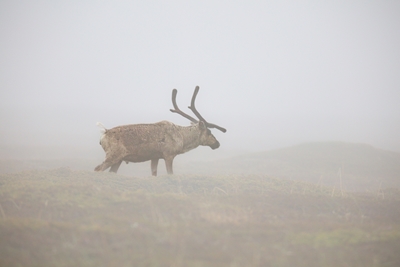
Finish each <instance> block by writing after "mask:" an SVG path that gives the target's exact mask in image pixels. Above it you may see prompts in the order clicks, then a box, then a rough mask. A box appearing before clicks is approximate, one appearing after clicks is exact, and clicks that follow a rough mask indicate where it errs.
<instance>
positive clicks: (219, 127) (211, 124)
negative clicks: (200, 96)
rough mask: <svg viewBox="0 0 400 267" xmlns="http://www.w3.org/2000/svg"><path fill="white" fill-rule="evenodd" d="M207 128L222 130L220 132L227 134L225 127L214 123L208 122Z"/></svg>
mask: <svg viewBox="0 0 400 267" xmlns="http://www.w3.org/2000/svg"><path fill="white" fill-rule="evenodd" d="M207 127H208V128H215V129H218V130H220V131H221V132H223V133H226V129H225V128H224V127H221V126H218V125H216V124H213V123H208V122H207Z"/></svg>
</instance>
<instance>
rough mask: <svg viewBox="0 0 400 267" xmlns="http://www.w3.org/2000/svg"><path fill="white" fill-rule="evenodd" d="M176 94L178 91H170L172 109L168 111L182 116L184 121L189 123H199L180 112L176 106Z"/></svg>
mask: <svg viewBox="0 0 400 267" xmlns="http://www.w3.org/2000/svg"><path fill="white" fill-rule="evenodd" d="M177 94H178V90H176V89H174V90H172V104H173V105H174V109H170V111H171V112H173V113H178V114H179V115H182V116H183V117H185V118H186V119H188V120H190V121H191V122H194V123H197V122H199V121H198V120H196V119H195V118H193V117H191V116H189V115H188V114H186V113H184V112H183V111H182V110H180V109H179V108H178V105H177V104H176V95H177Z"/></svg>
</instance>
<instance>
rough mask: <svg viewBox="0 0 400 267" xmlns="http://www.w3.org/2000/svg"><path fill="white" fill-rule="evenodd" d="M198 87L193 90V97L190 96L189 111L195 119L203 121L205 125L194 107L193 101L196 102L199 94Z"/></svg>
mask: <svg viewBox="0 0 400 267" xmlns="http://www.w3.org/2000/svg"><path fill="white" fill-rule="evenodd" d="M199 90H200V87H199V86H196V88H195V89H194V92H193V96H192V102H190V106H189V108H190V110H191V111H192V112H193V113H194V115H196V117H197V118H199V120H200V121H203V122H205V123H206V124H207V121H206V120H205V119H204V118H203V116H201V115H200V113H199V112H198V111H197V109H196V106H195V101H196V97H197V94H198V93H199Z"/></svg>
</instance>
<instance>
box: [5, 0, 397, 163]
mask: <svg viewBox="0 0 400 267" xmlns="http://www.w3.org/2000/svg"><path fill="white" fill-rule="evenodd" d="M399 14H400V2H398V1H306V2H304V1H302V2H299V1H278V2H277V1H238V2H235V3H234V2H232V1H217V2H216V1H118V2H117V1H1V2H0V38H1V40H0V68H1V71H0V88H1V91H0V110H1V111H0V118H1V124H0V127H1V128H0V133H1V139H0V148H1V150H2V152H1V153H0V154H1V155H0V156H1V157H2V158H7V157H11V158H18V157H21V158H24V157H36V156H38V157H39V156H41V157H42V156H45V154H46V153H47V152H48V153H49V154H48V155H51V156H52V157H53V156H54V157H77V158H90V157H93V156H94V155H95V156H96V157H97V156H98V157H100V158H103V157H104V152H103V151H102V149H101V147H100V146H99V138H100V129H99V128H98V127H96V122H102V123H103V124H104V125H105V126H106V127H108V128H111V127H114V126H117V125H122V124H135V123H152V122H157V121H161V120H168V121H171V122H174V123H176V124H179V125H189V122H188V120H187V119H185V118H183V117H181V116H179V115H177V114H174V113H171V112H170V111H169V109H170V108H172V103H171V91H172V89H173V88H176V89H178V98H177V101H178V104H179V106H180V107H181V108H182V109H184V108H185V109H184V110H186V111H188V112H189V110H188V109H186V106H188V105H189V102H190V98H191V95H192V93H193V90H194V88H195V86H196V85H199V86H200V93H199V95H198V97H197V102H196V106H197V108H198V110H199V111H200V112H201V113H202V115H203V116H204V117H205V118H206V119H207V120H208V121H210V122H212V123H215V124H218V125H220V126H222V127H225V128H226V129H227V130H228V131H227V133H222V132H219V131H217V130H213V133H214V134H215V135H216V137H217V138H218V139H219V141H220V143H221V148H220V149H219V150H216V151H212V150H210V149H208V150H204V151H207V153H209V155H222V154H227V153H237V152H238V151H239V152H240V151H262V150H269V149H275V148H280V147H285V146H291V145H295V144H299V143H303V142H313V141H345V142H357V143H368V144H371V145H373V146H376V147H379V148H384V149H389V150H395V151H400V139H399V136H400V105H399V103H400V49H399V47H400V17H399ZM26 148H31V149H30V150H25V149H26ZM204 149H205V148H204ZM199 151H200V152H199V153H202V151H203V150H199ZM40 152H41V153H40ZM191 153H195V152H191Z"/></svg>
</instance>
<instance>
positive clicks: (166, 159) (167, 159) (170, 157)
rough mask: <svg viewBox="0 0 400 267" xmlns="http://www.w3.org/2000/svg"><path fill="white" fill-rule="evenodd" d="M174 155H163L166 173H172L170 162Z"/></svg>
mask: <svg viewBox="0 0 400 267" xmlns="http://www.w3.org/2000/svg"><path fill="white" fill-rule="evenodd" d="M174 158H175V156H168V157H165V158H164V160H165V166H166V167H167V173H168V174H174V172H173V169H172V163H173V161H174Z"/></svg>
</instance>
